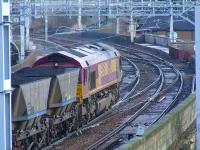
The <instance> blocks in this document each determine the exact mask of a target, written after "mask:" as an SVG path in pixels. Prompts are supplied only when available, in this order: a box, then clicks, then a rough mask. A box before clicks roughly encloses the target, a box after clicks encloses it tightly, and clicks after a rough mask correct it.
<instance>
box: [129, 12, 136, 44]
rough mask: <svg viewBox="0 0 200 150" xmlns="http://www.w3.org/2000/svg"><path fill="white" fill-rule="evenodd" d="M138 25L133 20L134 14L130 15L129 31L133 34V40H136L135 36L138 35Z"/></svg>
mask: <svg viewBox="0 0 200 150" xmlns="http://www.w3.org/2000/svg"><path fill="white" fill-rule="evenodd" d="M136 27H137V23H136V22H133V14H132V15H131V17H130V26H129V32H130V34H131V42H134V38H135V36H136Z"/></svg>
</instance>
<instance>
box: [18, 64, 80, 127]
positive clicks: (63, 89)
mask: <svg viewBox="0 0 200 150" xmlns="http://www.w3.org/2000/svg"><path fill="white" fill-rule="evenodd" d="M18 74H23V76H28V77H35V78H36V77H37V78H41V77H43V78H51V83H50V89H49V94H48V102H47V107H48V111H47V113H46V114H47V115H48V116H47V117H49V118H59V117H61V116H65V119H67V118H66V117H71V114H70V113H69V111H68V110H71V107H72V105H73V104H74V102H77V101H78V98H77V96H76V95H77V91H76V89H77V84H78V82H79V81H78V80H79V68H58V67H38V68H25V69H23V70H21V71H20V72H18ZM66 113H69V115H66ZM50 120H51V119H50ZM52 121H53V123H54V124H56V123H58V122H60V121H56V120H55V119H53V120H52Z"/></svg>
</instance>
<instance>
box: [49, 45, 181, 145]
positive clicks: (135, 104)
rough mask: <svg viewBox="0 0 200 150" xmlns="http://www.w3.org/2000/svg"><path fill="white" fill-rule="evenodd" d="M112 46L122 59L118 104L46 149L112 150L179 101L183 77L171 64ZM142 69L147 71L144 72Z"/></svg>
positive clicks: (128, 49)
mask: <svg viewBox="0 0 200 150" xmlns="http://www.w3.org/2000/svg"><path fill="white" fill-rule="evenodd" d="M62 42H64V41H62ZM62 42H60V43H59V44H62ZM56 43H57V42H56ZM79 44H80V43H79ZM112 44H113V43H112ZM113 45H114V46H115V47H116V48H118V49H119V50H120V51H121V52H122V53H123V55H124V57H123V62H122V65H123V67H124V68H123V70H124V74H123V79H124V80H123V81H122V84H121V87H120V90H121V97H120V100H119V102H118V103H117V104H116V105H115V106H113V108H112V109H111V110H110V111H107V112H106V113H104V114H103V115H101V116H99V117H98V118H96V119H94V120H92V121H91V122H89V123H88V124H87V125H85V126H83V127H82V128H81V129H79V130H78V131H76V132H74V133H73V134H71V135H70V136H69V137H70V138H63V139H61V140H59V141H57V143H53V144H51V145H50V146H49V147H47V148H46V149H51V148H52V147H54V148H57V149H59V148H61V149H113V148H114V147H113V146H114V145H117V144H122V143H123V142H125V141H126V140H129V139H130V138H133V137H134V136H137V134H138V133H137V132H138V130H139V129H140V128H141V127H142V130H145V129H147V128H148V127H150V126H151V125H152V124H154V123H155V122H156V121H158V120H159V119H160V118H162V117H163V116H164V115H165V114H166V113H167V112H169V111H170V110H171V109H172V108H173V107H174V104H175V103H177V101H178V100H179V99H178V97H179V95H180V93H181V91H182V89H183V77H182V74H181V73H180V71H179V70H177V69H176V68H175V67H174V66H173V65H172V64H171V63H169V62H167V61H165V60H163V59H162V58H159V57H157V56H155V55H152V54H149V53H145V52H142V51H139V50H135V49H131V48H130V47H125V46H121V45H117V44H113ZM64 47H67V46H66V45H64ZM130 50H131V52H130ZM145 67H146V68H145ZM130 68H132V70H131V69H130ZM144 68H145V69H146V70H148V71H147V72H145V71H144V70H145V69H144ZM149 68H151V69H149ZM150 72H151V73H152V78H151V79H150V78H149V74H150ZM145 73H146V74H145ZM147 77H148V80H146V79H147ZM147 81H148V82H147ZM127 91H128V92H127ZM116 114H117V115H116ZM123 118H124V119H123ZM106 122H107V123H106ZM77 135H78V136H77ZM75 141H79V145H75V144H74V143H75Z"/></svg>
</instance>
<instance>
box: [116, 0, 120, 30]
mask: <svg viewBox="0 0 200 150" xmlns="http://www.w3.org/2000/svg"><path fill="white" fill-rule="evenodd" d="M117 4H119V0H117ZM118 15H119V7H118V5H117V18H116V21H117V22H116V34H119V16H118Z"/></svg>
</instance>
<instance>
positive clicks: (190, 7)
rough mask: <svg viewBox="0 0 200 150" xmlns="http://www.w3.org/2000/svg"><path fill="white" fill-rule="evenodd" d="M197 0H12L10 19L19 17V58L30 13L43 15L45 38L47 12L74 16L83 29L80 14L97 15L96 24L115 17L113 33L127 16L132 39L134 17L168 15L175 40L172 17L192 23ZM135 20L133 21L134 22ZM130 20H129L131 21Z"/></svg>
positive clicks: (46, 36) (27, 40) (26, 40)
mask: <svg viewBox="0 0 200 150" xmlns="http://www.w3.org/2000/svg"><path fill="white" fill-rule="evenodd" d="M197 3H199V2H198V1H197V0H167V1H164V0H160V1H159V0H65V1H64V0H12V5H11V15H12V20H13V21H15V20H20V26H21V28H20V32H21V58H22V59H23V58H24V53H25V52H24V49H28V48H29V47H28V45H29V26H30V25H29V24H30V23H29V22H30V19H29V18H30V17H36V18H38V17H43V18H44V20H45V39H46V40H48V16H69V17H71V16H76V17H78V20H77V24H78V29H79V30H82V29H83V26H82V16H88V17H92V16H94V17H97V18H98V21H97V22H98V28H100V27H101V17H111V18H116V33H117V34H119V18H120V17H129V18H130V27H129V29H130V30H129V32H130V35H131V41H133V38H134V36H135V33H134V32H135V31H134V29H135V27H136V25H137V22H135V21H136V20H137V18H140V17H147V18H148V17H155V16H171V17H170V18H171V19H170V22H171V23H170V37H171V41H174V31H173V17H174V16H178V17H181V18H182V19H184V20H186V21H188V22H190V23H192V24H193V25H194V19H193V18H192V17H190V16H191V14H192V15H193V16H194V8H195V5H196V4H197ZM133 20H134V22H133ZM131 23H132V24H131Z"/></svg>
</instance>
